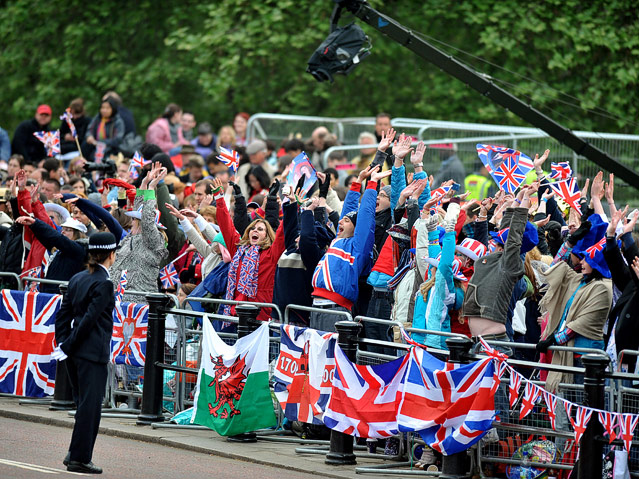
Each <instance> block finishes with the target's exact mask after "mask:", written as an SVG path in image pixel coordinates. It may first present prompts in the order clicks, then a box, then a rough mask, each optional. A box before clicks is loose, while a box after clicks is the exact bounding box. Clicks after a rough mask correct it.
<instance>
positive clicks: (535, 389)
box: [519, 382, 541, 420]
mask: <svg viewBox="0 0 639 479" xmlns="http://www.w3.org/2000/svg"><path fill="white" fill-rule="evenodd" d="M539 396H541V389H540V388H539V386H536V385H534V384H533V383H531V382H527V383H526V389H524V400H523V401H522V402H521V410H520V411H519V420H522V419H523V418H525V417H526V416H528V414H529V413H530V411H532V410H533V408H534V407H535V403H536V402H537V400H538V399H539Z"/></svg>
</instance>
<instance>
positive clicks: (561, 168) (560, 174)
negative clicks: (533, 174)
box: [550, 161, 572, 180]
mask: <svg viewBox="0 0 639 479" xmlns="http://www.w3.org/2000/svg"><path fill="white" fill-rule="evenodd" d="M571 176H572V168H570V163H568V162H567V161H560V162H559V163H551V164H550V178H552V179H553V180H567V179H568V178H570V177H571Z"/></svg>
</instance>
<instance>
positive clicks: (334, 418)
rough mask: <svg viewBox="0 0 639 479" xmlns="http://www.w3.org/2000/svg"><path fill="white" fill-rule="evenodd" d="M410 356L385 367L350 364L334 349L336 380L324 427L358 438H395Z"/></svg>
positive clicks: (344, 356) (342, 352)
mask: <svg viewBox="0 0 639 479" xmlns="http://www.w3.org/2000/svg"><path fill="white" fill-rule="evenodd" d="M408 360H409V356H408V355H406V356H404V357H403V358H397V359H395V360H394V361H390V362H388V363H384V364H375V365H372V366H361V365H357V364H354V363H352V362H351V361H350V360H349V359H348V358H347V357H346V354H344V351H342V348H340V347H339V345H336V346H335V376H334V380H333V389H332V392H331V397H330V399H329V401H328V406H327V407H326V411H325V412H324V418H323V419H324V424H325V425H326V426H328V427H329V428H330V429H334V430H336V431H339V432H343V433H345V434H349V435H351V436H357V437H373V438H375V437H376V438H382V437H389V436H393V435H394V434H397V432H398V425H397V418H398V416H397V412H398V407H399V404H400V398H401V391H402V383H403V378H404V374H405V372H406V367H407V365H408Z"/></svg>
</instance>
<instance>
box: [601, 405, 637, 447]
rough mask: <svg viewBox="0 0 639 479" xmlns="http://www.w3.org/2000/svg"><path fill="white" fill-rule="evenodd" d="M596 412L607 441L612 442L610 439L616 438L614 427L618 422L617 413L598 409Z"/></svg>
mask: <svg viewBox="0 0 639 479" xmlns="http://www.w3.org/2000/svg"><path fill="white" fill-rule="evenodd" d="M598 414H599V422H600V423H601V425H602V426H603V427H604V429H605V430H606V432H607V433H608V439H609V442H610V443H612V441H614V440H615V439H617V432H616V431H615V427H616V426H617V422H618V419H617V414H615V413H613V412H607V411H599V413H598ZM631 440H632V439H631Z"/></svg>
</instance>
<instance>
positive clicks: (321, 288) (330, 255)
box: [310, 166, 391, 331]
mask: <svg viewBox="0 0 639 479" xmlns="http://www.w3.org/2000/svg"><path fill="white" fill-rule="evenodd" d="M390 173H391V172H390V171H387V172H384V173H380V172H379V166H375V167H373V168H370V167H369V168H367V169H365V170H363V171H362V172H360V174H359V176H358V178H357V179H358V181H357V182H353V184H352V185H351V189H350V191H349V192H348V194H347V195H346V200H345V201H344V207H343V209H342V218H341V219H340V221H339V229H338V233H337V239H335V240H334V241H333V242H332V243H331V245H330V246H329V248H328V250H327V251H326V254H325V255H324V257H323V258H322V259H321V260H320V262H319V264H318V265H317V267H316V268H315V272H314V274H313V288H314V289H313V297H314V300H313V306H315V307H318V308H321V309H325V310H326V313H324V312H322V313H319V312H316V311H313V312H312V313H311V318H310V325H311V328H314V329H319V330H322V331H334V330H335V323H336V322H337V321H339V319H340V318H339V316H337V315H335V314H331V311H348V312H351V310H352V308H353V305H354V303H355V301H356V300H357V297H358V295H359V288H358V279H359V277H360V276H361V275H362V272H363V271H364V268H366V267H367V266H369V265H370V255H371V252H372V250H373V245H374V243H375V204H376V201H377V184H378V182H379V180H381V179H382V178H384V177H386V176H389V175H390ZM367 178H371V180H370V181H369V182H368V184H367V185H366V191H365V192H364V194H363V195H362V202H361V205H359V209H358V203H359V197H360V190H361V184H362V181H364V180H365V179H367Z"/></svg>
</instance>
